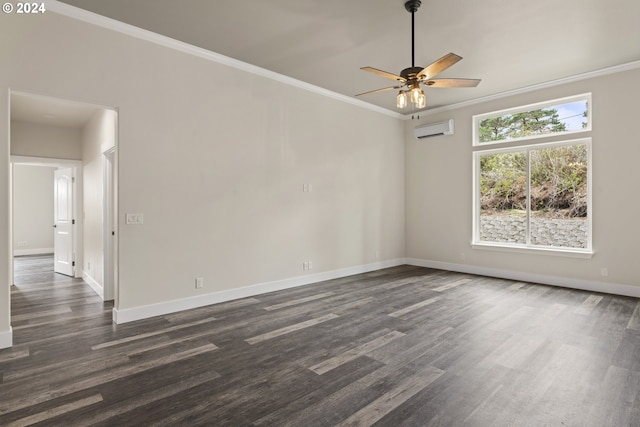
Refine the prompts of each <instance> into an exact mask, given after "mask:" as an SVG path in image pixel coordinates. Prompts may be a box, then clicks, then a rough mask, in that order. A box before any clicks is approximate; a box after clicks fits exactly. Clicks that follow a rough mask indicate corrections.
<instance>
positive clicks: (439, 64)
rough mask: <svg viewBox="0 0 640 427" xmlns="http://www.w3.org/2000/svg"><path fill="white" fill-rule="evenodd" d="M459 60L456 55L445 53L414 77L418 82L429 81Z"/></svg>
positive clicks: (459, 57)
mask: <svg viewBox="0 0 640 427" xmlns="http://www.w3.org/2000/svg"><path fill="white" fill-rule="evenodd" d="M461 59H462V57H461V56H459V55H456V54H455V53H447V54H446V55H445V56H443V57H442V58H440V59H438V60H437V61H435V62H433V63H432V64H430V65H427V66H426V67H424V68H423V69H422V71H420V72H419V73H418V75H417V76H416V77H417V78H418V79H420V80H423V79H431V78H433V77H435V76H436V75H438V74H440V73H441V72H443V71H444V70H446V69H447V68H449V67H451V66H452V65H453V64H455V63H456V62H458V61H460V60H461Z"/></svg>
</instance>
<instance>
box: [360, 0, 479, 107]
mask: <svg viewBox="0 0 640 427" xmlns="http://www.w3.org/2000/svg"><path fill="white" fill-rule="evenodd" d="M420 3H421V2H420V0H408V1H407V2H406V3H405V4H404V8H405V9H406V10H407V12H410V13H411V67H409V68H405V69H404V70H402V71H401V72H400V75H399V76H398V75H396V74H393V73H388V72H386V71H382V70H378V69H377V68H373V67H362V68H361V70H364V71H368V72H370V73H373V74H377V75H379V76H381V77H386V78H388V79H392V80H396V81H397V82H398V83H399V84H398V85H397V86H391V87H385V88H382V89H376V90H372V91H369V92H364V93H359V94H357V95H356V96H362V95H371V94H373V93H378V92H385V91H388V90H394V89H400V91H399V92H398V96H397V98H396V101H397V102H396V106H397V107H398V108H405V107H406V106H407V93H408V94H409V100H410V101H411V103H412V104H413V105H414V106H415V107H416V108H418V109H421V108H424V107H425V106H426V98H425V95H424V91H423V90H422V89H421V88H420V84H423V85H425V86H429V87H437V88H443V87H444V88H451V87H476V86H478V83H480V80H479V79H434V78H433V77H435V76H436V75H437V74H440V73H441V72H442V71H444V70H446V69H447V68H449V67H451V66H452V65H453V64H455V63H456V62H458V61H460V60H461V59H462V57H461V56H458V55H456V54H455V53H448V54H446V55H445V56H443V57H442V58H440V59H438V60H437V61H435V62H433V63H432V64H430V65H427V66H426V67H424V68H422V67H416V66H415V42H414V37H415V36H414V14H415V12H416V11H417V10H418V8H419V7H420Z"/></svg>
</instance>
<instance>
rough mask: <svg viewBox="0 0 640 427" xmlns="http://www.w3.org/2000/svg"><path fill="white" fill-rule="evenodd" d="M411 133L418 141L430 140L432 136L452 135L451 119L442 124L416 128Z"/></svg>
mask: <svg viewBox="0 0 640 427" xmlns="http://www.w3.org/2000/svg"><path fill="white" fill-rule="evenodd" d="M413 132H414V135H415V136H416V138H418V139H424V138H430V137H432V136H439V135H453V119H449V120H445V121H444V122H438V123H431V124H428V125H422V126H416V128H415V129H414V130H413Z"/></svg>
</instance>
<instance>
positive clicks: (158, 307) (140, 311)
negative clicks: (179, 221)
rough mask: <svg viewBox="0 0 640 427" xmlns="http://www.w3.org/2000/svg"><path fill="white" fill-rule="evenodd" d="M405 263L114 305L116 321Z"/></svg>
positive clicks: (391, 263)
mask: <svg viewBox="0 0 640 427" xmlns="http://www.w3.org/2000/svg"><path fill="white" fill-rule="evenodd" d="M403 264H405V260H404V258H398V259H393V260H389V261H382V262H376V263H372V264H365V265H359V266H355V267H348V268H342V269H339V270H333V271H327V272H324V273H316V274H309V275H307V276H300V277H293V278H290V279H283V280H276V281H273V282H267V283H259V284H255V285H251V286H245V287H242V288H237V289H229V290H226V291H219V292H212V293H209V294H206V295H198V296H194V297H189V298H181V299H179V300H173V301H167V302H161V303H158V304H150V305H144V306H139V307H133V308H126V309H122V310H117V309H115V308H114V309H113V321H114V322H115V323H116V324H121V323H128V322H133V321H136V320H142V319H147V318H150V317H155V316H162V315H165V314H169V313H175V312H177V311H182V310H189V309H192V308H198V307H204V306H206V305H211V304H218V303H221V302H226V301H231V300H235V299H239V298H247V297H252V296H256V295H260V294H264V293H267V292H273V291H280V290H283V289H289V288H294V287H297V286H304V285H309V284H313V283H318V282H323V281H325V280H331V279H338V278H341V277H347V276H352V275H354V274H360V273H367V272H369V271H375V270H380V269H383V268H389V267H395V266H398V265H403Z"/></svg>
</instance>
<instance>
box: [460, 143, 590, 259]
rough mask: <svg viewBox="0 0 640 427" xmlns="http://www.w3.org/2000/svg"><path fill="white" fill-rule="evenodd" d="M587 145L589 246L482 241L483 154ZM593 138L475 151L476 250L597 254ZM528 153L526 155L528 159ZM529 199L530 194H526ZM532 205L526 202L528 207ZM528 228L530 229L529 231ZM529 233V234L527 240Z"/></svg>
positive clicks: (473, 238) (472, 242) (472, 243)
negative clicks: (593, 203) (593, 200)
mask: <svg viewBox="0 0 640 427" xmlns="http://www.w3.org/2000/svg"><path fill="white" fill-rule="evenodd" d="M579 144H584V145H586V146H587V247H586V248H568V247H555V246H536V245H528V244H516V243H508V242H483V241H481V240H480V197H478V196H479V193H480V189H479V188H478V186H479V185H480V156H482V155H491V154H496V153H506V152H518V151H527V152H528V151H530V150H537V149H544V148H553V147H561V146H569V145H579ZM591 145H592V141H591V138H577V139H570V140H565V141H558V142H547V143H538V144H535V143H533V144H526V145H520V146H515V147H502V148H492V149H487V150H477V151H474V152H473V174H472V177H473V178H472V179H473V183H472V187H473V207H472V215H473V226H472V230H473V231H472V233H473V234H472V241H471V247H472V248H474V249H489V250H499V251H508V252H525V253H537V254H546V255H557V256H569V257H578V258H591V257H592V256H593V254H594V251H593V241H592V216H593V215H592V212H593V210H592V188H591V187H592V182H593V174H592V171H593V165H592V158H591V152H592V150H591ZM528 157H529V156H527V158H528ZM528 181H529V167H527V182H528ZM527 198H528V195H527ZM528 205H529V204H527V206H528ZM528 217H529V213H528V209H527V227H529V225H528V224H529V220H528V219H529V218H528ZM528 233H529V231H528V230H527V234H528ZM528 239H529V236H528V235H527V240H528Z"/></svg>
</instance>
